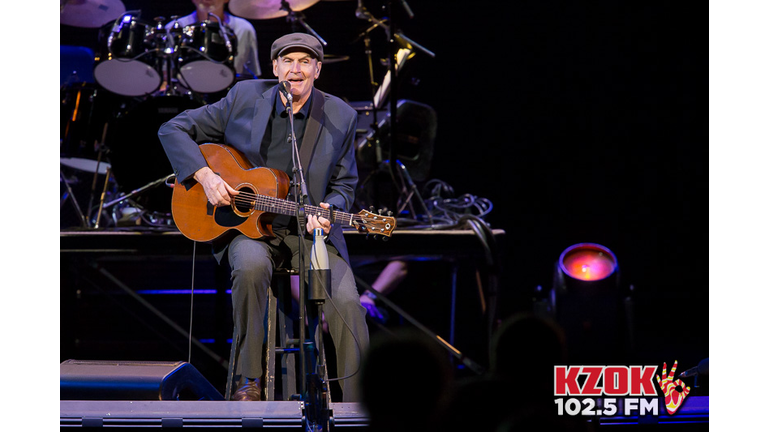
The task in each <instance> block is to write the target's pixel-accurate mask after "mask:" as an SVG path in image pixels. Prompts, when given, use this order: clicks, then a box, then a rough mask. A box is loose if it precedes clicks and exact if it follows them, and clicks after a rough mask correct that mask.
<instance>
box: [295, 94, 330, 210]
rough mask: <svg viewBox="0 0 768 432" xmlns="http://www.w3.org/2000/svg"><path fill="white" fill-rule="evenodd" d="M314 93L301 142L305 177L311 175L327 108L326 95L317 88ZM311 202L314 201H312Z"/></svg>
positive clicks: (302, 165)
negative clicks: (324, 109)
mask: <svg viewBox="0 0 768 432" xmlns="http://www.w3.org/2000/svg"><path fill="white" fill-rule="evenodd" d="M312 92H313V93H312V105H311V106H310V107H309V118H308V119H307V126H306V129H305V130H304V139H303V140H302V142H301V149H299V159H300V160H301V167H302V168H303V169H304V175H305V176H308V175H309V174H308V173H309V164H310V162H311V161H312V155H313V154H314V152H315V148H316V147H317V141H318V139H319V138H320V129H322V127H323V108H324V106H325V95H324V94H323V92H321V91H320V90H318V89H316V88H313V89H312ZM307 182H309V180H307ZM310 201H312V200H311V199H310ZM313 204H317V203H313Z"/></svg>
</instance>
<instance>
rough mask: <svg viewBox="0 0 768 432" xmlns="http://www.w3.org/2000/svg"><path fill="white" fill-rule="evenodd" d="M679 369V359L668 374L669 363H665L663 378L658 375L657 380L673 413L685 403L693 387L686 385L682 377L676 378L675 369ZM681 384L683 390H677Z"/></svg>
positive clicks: (670, 412) (662, 371)
mask: <svg viewBox="0 0 768 432" xmlns="http://www.w3.org/2000/svg"><path fill="white" fill-rule="evenodd" d="M676 369H677V360H675V365H674V366H672V370H670V371H669V376H667V363H666V362H665V363H664V368H663V369H662V370H661V378H659V376H658V375H656V382H657V383H659V387H660V388H661V391H663V392H664V403H665V404H666V405H667V412H668V413H669V415H672V414H674V413H676V412H677V410H678V409H679V408H680V405H682V404H683V401H684V400H685V397H686V396H688V393H690V392H691V388H690V387H688V386H686V385H685V383H684V382H683V380H681V379H680V378H678V379H675V370H676ZM678 386H680V388H682V391H679V390H677V387H678Z"/></svg>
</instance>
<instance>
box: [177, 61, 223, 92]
mask: <svg viewBox="0 0 768 432" xmlns="http://www.w3.org/2000/svg"><path fill="white" fill-rule="evenodd" d="M180 73H181V78H182V82H181V84H182V85H185V84H186V85H187V86H189V88H190V89H192V90H194V91H196V92H198V93H215V92H218V91H221V90H224V89H226V88H227V87H229V86H230V85H231V84H232V82H233V81H234V80H235V72H234V71H233V70H232V69H230V67H229V66H227V65H224V64H220V63H214V62H210V61H206V60H198V61H193V62H191V63H189V64H186V65H184V66H182V67H181V69H180Z"/></svg>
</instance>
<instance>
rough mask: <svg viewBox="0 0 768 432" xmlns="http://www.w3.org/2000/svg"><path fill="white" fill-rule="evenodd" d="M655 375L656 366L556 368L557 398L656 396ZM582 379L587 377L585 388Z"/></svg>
mask: <svg viewBox="0 0 768 432" xmlns="http://www.w3.org/2000/svg"><path fill="white" fill-rule="evenodd" d="M655 372H656V366H629V367H627V366H555V396H601V395H608V396H627V395H629V396H656V395H657V394H658V393H656V387H655V386H654V385H653V374H654V373H655ZM579 375H585V376H586V380H584V384H583V385H579V383H578V378H579ZM600 378H602V385H600V384H599V383H600Z"/></svg>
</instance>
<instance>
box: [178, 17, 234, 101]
mask: <svg viewBox="0 0 768 432" xmlns="http://www.w3.org/2000/svg"><path fill="white" fill-rule="evenodd" d="M235 56H237V37H236V36H235V34H234V33H232V32H230V31H229V30H228V29H227V28H226V27H225V28H224V29H223V30H222V28H221V27H220V26H219V24H218V23H215V22H210V21H203V22H201V23H197V24H195V25H191V26H187V27H184V31H183V34H182V37H181V47H180V49H179V57H178V59H177V65H176V68H177V70H178V78H179V81H180V83H181V85H183V86H185V87H187V88H189V89H191V90H192V91H196V92H198V93H216V92H219V91H222V90H225V89H227V88H229V87H230V86H231V85H232V83H233V82H234V81H235V75H236V74H235V69H234V59H235Z"/></svg>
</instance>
